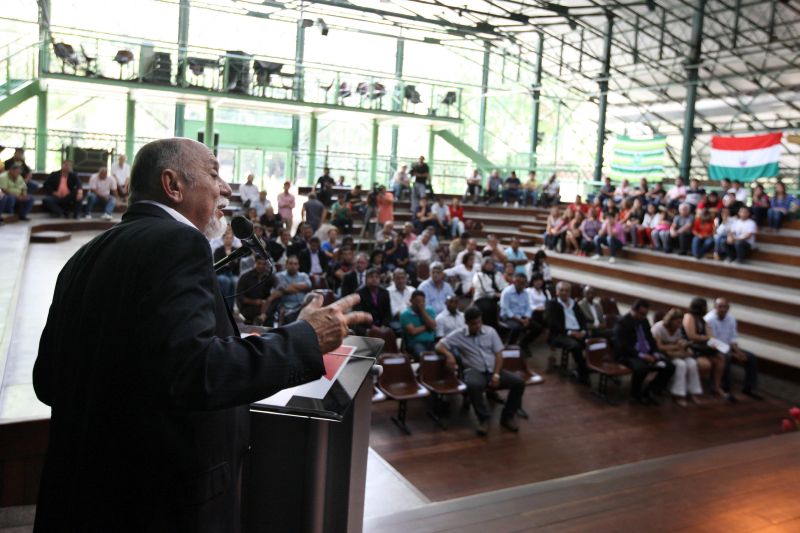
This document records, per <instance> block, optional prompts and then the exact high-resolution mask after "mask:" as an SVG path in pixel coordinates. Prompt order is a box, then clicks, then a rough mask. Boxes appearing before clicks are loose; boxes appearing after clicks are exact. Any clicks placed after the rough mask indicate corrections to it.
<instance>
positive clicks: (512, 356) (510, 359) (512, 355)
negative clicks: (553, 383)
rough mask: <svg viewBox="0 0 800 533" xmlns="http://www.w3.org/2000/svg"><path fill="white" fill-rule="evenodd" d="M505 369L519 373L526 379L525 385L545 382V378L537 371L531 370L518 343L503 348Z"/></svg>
mask: <svg viewBox="0 0 800 533" xmlns="http://www.w3.org/2000/svg"><path fill="white" fill-rule="evenodd" d="M502 354H503V370H508V371H509V372H514V373H515V374H518V375H519V377H521V378H522V379H523V380H524V381H525V385H539V384H542V383H544V378H543V377H542V376H540V375H539V374H537V373H536V372H531V371H530V369H529V368H528V365H527V363H525V360H524V359H523V358H522V352H521V350H520V348H519V346H517V345H514V344H512V345H509V346H506V347H505V348H503V352H502Z"/></svg>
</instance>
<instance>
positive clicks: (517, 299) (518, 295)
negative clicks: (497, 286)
mask: <svg viewBox="0 0 800 533" xmlns="http://www.w3.org/2000/svg"><path fill="white" fill-rule="evenodd" d="M527 284H528V279H527V278H526V277H525V274H524V273H519V272H517V273H516V274H514V283H513V284H511V285H509V286H508V287H506V288H505V289H503V292H502V293H500V319H501V320H502V321H503V325H504V326H505V327H506V328H508V329H509V331H510V334H509V336H508V342H509V344H519V345H520V347H522V348H527V345H528V344H529V342H530V341H531V340H532V339H531V338H530V335H529V333H532V332H531V326H532V324H531V316H532V315H533V309H531V300H530V296H528V292H527V291H526V290H525V286H526V285H527ZM535 333H537V334H538V333H539V332H535Z"/></svg>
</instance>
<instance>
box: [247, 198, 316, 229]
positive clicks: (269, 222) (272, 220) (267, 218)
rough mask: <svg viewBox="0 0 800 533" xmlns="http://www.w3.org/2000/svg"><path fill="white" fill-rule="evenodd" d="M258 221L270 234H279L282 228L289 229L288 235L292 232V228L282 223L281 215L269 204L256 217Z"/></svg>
mask: <svg viewBox="0 0 800 533" xmlns="http://www.w3.org/2000/svg"><path fill="white" fill-rule="evenodd" d="M258 223H259V224H260V225H261V227H263V228H264V231H265V232H266V234H267V235H270V236H276V235H279V234H280V232H281V230H282V229H283V228H286V229H287V230H289V234H290V235H291V232H292V228H290V227H289V226H287V225H286V224H284V222H283V219H282V218H281V215H280V214H278V213H275V211H274V210H273V209H272V206H271V205H269V206H267V208H266V209H265V210H264V213H263V214H262V215H261V216H260V217H259V218H258ZM309 227H310V226H309ZM298 229H299V228H298ZM312 231H313V230H312Z"/></svg>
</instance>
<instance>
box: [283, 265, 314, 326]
mask: <svg viewBox="0 0 800 533" xmlns="http://www.w3.org/2000/svg"><path fill="white" fill-rule="evenodd" d="M276 277H277V278H278V286H277V287H276V288H275V290H276V291H278V293H279V294H280V300H279V302H278V306H279V308H282V309H283V313H284V314H283V320H284V323H288V322H293V321H294V319H295V317H296V316H297V314H298V313H299V312H300V306H302V305H303V300H304V299H305V297H306V293H307V292H308V291H310V290H311V278H309V277H308V274H306V273H305V272H300V261H299V260H298V259H297V256H296V255H291V256H289V258H288V259H286V270H283V271H282V272H278V275H277V276H276Z"/></svg>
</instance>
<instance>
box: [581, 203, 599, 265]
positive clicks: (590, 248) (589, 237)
mask: <svg viewBox="0 0 800 533" xmlns="http://www.w3.org/2000/svg"><path fill="white" fill-rule="evenodd" d="M602 227H603V223H602V222H600V221H599V220H598V219H597V212H596V211H595V210H594V209H590V210H589V213H588V214H587V216H586V218H585V219H584V220H583V222H581V225H580V230H581V254H582V255H588V254H591V253H592V252H594V238H595V237H597V235H598V234H599V233H600V229H601V228H602Z"/></svg>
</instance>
